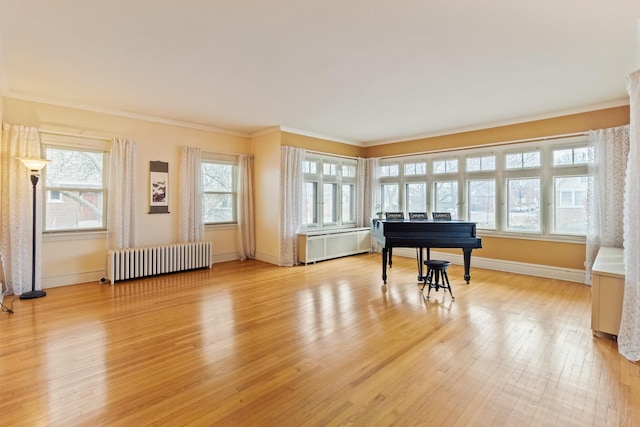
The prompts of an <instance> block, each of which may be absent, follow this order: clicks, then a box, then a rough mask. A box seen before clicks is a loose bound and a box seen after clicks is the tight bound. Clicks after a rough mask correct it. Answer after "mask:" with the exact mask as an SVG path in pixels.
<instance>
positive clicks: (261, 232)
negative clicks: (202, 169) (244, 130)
mask: <svg viewBox="0 0 640 427" xmlns="http://www.w3.org/2000/svg"><path fill="white" fill-rule="evenodd" d="M280 136H281V133H280V131H274V132H271V133H268V134H266V135H262V136H259V137H256V138H253V139H252V140H251V147H252V151H253V154H254V186H253V188H254V193H255V199H254V203H255V215H256V217H255V223H256V259H259V260H261V261H265V262H269V263H271V264H276V265H279V264H280Z"/></svg>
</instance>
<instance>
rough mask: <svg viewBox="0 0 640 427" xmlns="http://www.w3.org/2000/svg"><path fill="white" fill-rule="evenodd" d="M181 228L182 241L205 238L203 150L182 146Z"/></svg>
mask: <svg viewBox="0 0 640 427" xmlns="http://www.w3.org/2000/svg"><path fill="white" fill-rule="evenodd" d="M180 162H181V163H180V212H179V222H180V229H179V232H178V238H179V239H180V241H181V242H198V241H201V240H202V239H204V221H203V219H202V150H200V149H199V148H194V147H182V157H181V160H180Z"/></svg>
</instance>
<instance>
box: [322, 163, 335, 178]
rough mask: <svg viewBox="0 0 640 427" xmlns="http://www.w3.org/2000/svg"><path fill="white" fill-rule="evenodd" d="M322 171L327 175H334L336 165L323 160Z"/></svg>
mask: <svg viewBox="0 0 640 427" xmlns="http://www.w3.org/2000/svg"><path fill="white" fill-rule="evenodd" d="M322 173H323V174H324V175H328V176H335V175H337V174H338V165H336V164H335V163H329V162H324V163H323V164H322Z"/></svg>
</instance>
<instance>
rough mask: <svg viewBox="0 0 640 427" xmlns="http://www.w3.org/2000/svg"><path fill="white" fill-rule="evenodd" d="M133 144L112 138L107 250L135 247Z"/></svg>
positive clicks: (134, 154) (134, 160)
mask: <svg viewBox="0 0 640 427" xmlns="http://www.w3.org/2000/svg"><path fill="white" fill-rule="evenodd" d="M136 157H137V156H136V143H135V142H134V141H130V140H127V139H123V138H113V139H112V144H111V154H110V156H109V203H108V215H107V230H108V232H107V249H121V248H133V247H135V246H136V241H137V239H136V188H137V179H136V169H137V167H138V165H137V164H136Z"/></svg>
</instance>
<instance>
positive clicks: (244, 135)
mask: <svg viewBox="0 0 640 427" xmlns="http://www.w3.org/2000/svg"><path fill="white" fill-rule="evenodd" d="M0 71H1V70H0ZM0 77H1V76H0ZM4 97H5V98H13V99H17V100H22V101H30V102H38V103H42V104H49V105H55V106H57V107H65V108H73V109H77V110H83V111H90V112H93V113H100V114H109V115H112V116H118V117H124V118H127V119H135V120H143V121H147V122H152V123H159V124H164V125H170V126H178V127H182V128H188V129H196V130H203V131H208V132H215V133H219V134H223V135H230V136H239V137H242V138H249V134H247V133H243V132H238V131H233V130H229V129H223V128H217V127H213V126H207V125H202V124H199V123H192V122H185V121H181V120H173V119H166V118H163V117H156V116H149V115H145V114H138V113H132V112H129V111H123V110H115V109H108V108H101V107H93V106H89V105H83V104H79V103H74V102H66V101H59V100H55V99H50V98H43V97H38V96H33V95H27V94H23V93H18V92H11V91H9V92H8V93H7V94H5V95H4Z"/></svg>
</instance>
